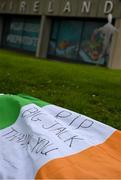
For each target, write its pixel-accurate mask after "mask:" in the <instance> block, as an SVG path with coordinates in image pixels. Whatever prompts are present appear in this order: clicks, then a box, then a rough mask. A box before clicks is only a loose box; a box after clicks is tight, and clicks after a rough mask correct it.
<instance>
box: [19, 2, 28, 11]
mask: <svg viewBox="0 0 121 180" xmlns="http://www.w3.org/2000/svg"><path fill="white" fill-rule="evenodd" d="M26 6H27V4H26V1H21V3H20V12H25V11H26Z"/></svg>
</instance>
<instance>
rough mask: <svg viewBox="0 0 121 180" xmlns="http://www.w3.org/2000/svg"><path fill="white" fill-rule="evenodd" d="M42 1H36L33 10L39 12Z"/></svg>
mask: <svg viewBox="0 0 121 180" xmlns="http://www.w3.org/2000/svg"><path fill="white" fill-rule="evenodd" d="M39 6H40V1H35V2H34V6H33V12H34V13H37V12H38V11H39Z"/></svg>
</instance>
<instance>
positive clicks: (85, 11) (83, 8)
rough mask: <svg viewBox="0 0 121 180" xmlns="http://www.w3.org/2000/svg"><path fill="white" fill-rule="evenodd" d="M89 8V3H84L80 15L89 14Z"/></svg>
mask: <svg viewBox="0 0 121 180" xmlns="http://www.w3.org/2000/svg"><path fill="white" fill-rule="evenodd" d="M90 8H91V1H84V2H83V4H82V9H81V12H82V13H89V12H90Z"/></svg>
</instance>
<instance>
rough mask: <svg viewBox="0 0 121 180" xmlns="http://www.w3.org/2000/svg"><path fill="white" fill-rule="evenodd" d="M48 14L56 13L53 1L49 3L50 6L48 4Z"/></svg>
mask: <svg viewBox="0 0 121 180" xmlns="http://www.w3.org/2000/svg"><path fill="white" fill-rule="evenodd" d="M48 12H49V13H53V12H54V9H53V1H49V4H48Z"/></svg>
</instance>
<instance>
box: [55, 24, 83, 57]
mask: <svg viewBox="0 0 121 180" xmlns="http://www.w3.org/2000/svg"><path fill="white" fill-rule="evenodd" d="M81 31H82V23H81V22H79V21H62V22H61V25H60V31H59V34H58V40H57V46H56V55H57V56H59V57H65V58H69V59H77V53H78V49H79V44H80V38H81Z"/></svg>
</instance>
